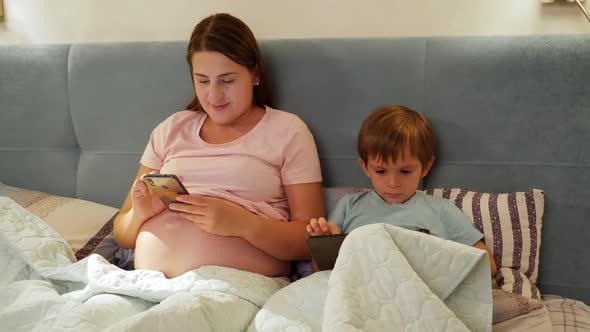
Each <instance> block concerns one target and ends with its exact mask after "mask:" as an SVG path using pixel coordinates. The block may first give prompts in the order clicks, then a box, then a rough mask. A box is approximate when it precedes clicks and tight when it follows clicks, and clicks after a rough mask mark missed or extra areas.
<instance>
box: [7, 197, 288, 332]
mask: <svg viewBox="0 0 590 332" xmlns="http://www.w3.org/2000/svg"><path fill="white" fill-rule="evenodd" d="M81 222H83V221H81ZM0 266H2V271H0V329H1V330H2V331H11V332H16V331H105V330H107V331H189V330H190V331H243V330H245V329H246V328H247V326H248V324H250V322H251V320H252V318H253V317H254V315H255V314H256V313H257V311H258V310H259V308H260V307H262V306H263V305H264V303H265V302H266V300H267V299H268V298H269V297H270V296H271V295H272V294H273V293H275V292H276V291H277V290H278V289H280V288H281V287H283V286H284V285H285V284H286V282H285V281H284V280H282V279H272V278H267V277H264V276H261V275H258V274H254V273H249V272H243V271H238V270H234V269H229V268H223V267H215V266H207V267H202V268H200V269H197V270H194V271H191V272H187V273H185V274H183V275H182V276H179V277H177V278H174V279H166V278H165V277H164V276H163V274H161V273H159V272H153V271H147V270H136V271H124V270H121V269H119V268H118V267H116V266H113V265H111V264H109V263H108V262H106V261H105V260H104V258H102V257H101V256H98V255H91V256H89V257H87V258H86V259H84V260H81V261H79V262H76V260H75V258H74V254H73V252H72V250H71V249H70V248H69V246H68V244H67V243H66V242H65V240H63V239H62V238H61V237H60V236H59V235H58V234H56V233H55V232H54V231H53V230H52V229H51V228H49V227H48V226H47V225H46V224H45V223H44V222H43V221H42V220H40V219H38V218H37V217H36V216H34V215H32V214H30V213H29V212H28V211H27V210H25V209H24V208H22V207H21V206H19V205H18V204H16V203H14V202H13V201H12V200H10V199H9V198H5V197H0Z"/></svg>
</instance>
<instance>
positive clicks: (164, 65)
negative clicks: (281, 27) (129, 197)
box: [0, 36, 590, 303]
mask: <svg viewBox="0 0 590 332" xmlns="http://www.w3.org/2000/svg"><path fill="white" fill-rule="evenodd" d="M262 48H263V53H264V56H265V58H266V60H267V65H268V71H269V73H270V77H271V81H272V83H273V86H274V87H275V89H274V96H275V105H274V106H277V107H278V108H281V109H284V110H287V111H290V112H293V113H297V114H299V115H300V116H301V117H302V118H303V119H304V120H305V121H306V122H307V123H308V125H309V127H310V128H311V130H312V132H313V133H314V135H315V137H316V140H317V143H318V147H319V151H320V155H321V160H322V167H323V171H324V177H325V185H326V186H340V185H361V186H364V185H367V182H366V180H365V179H364V177H363V175H362V173H361V171H360V170H359V168H358V167H357V163H356V161H355V160H356V149H355V138H356V132H357V129H358V127H359V125H360V123H361V121H362V119H363V118H364V117H365V116H366V115H367V114H368V113H369V112H371V111H372V110H373V109H374V108H375V107H376V106H379V105H383V104H391V103H395V104H403V105H407V106H409V107H412V108H414V109H416V110H418V111H421V112H422V113H424V114H425V115H426V116H427V117H428V118H429V119H430V120H431V122H432V123H433V125H434V128H435V129H436V131H437V136H438V139H439V146H438V159H437V162H436V166H435V169H434V170H433V172H432V173H431V175H430V176H429V178H428V179H427V180H426V182H425V185H426V187H431V188H432V187H463V188H467V189H472V190H479V191H488V192H509V191H524V190H527V189H530V188H540V189H543V190H545V192H546V208H545V218H544V225H543V231H542V245H541V263H540V281H539V285H540V288H541V290H542V291H543V292H547V293H556V294H561V295H564V296H568V297H572V298H577V299H582V300H584V301H586V302H588V303H590V284H589V282H588V280H590V259H589V257H590V245H589V244H588V242H587V238H588V237H589V236H590V203H589V202H590V186H589V184H590V149H589V148H588V147H587V145H588V142H589V141H590V85H588V79H589V78H590V36H537V37H461V38H409V39H333V40H324V39H310V40H273V41H263V42H262ZM184 49H185V42H162V43H157V42H151V43H129V44H77V45H45V46H1V47H0V181H2V182H4V183H7V184H10V185H13V186H21V187H26V188H32V189H37V190H42V191H48V192H51V193H54V194H61V195H70V196H72V195H73V196H78V197H81V198H84V199H89V200H93V201H97V202H101V203H105V204H109V205H112V206H119V205H120V204H121V202H122V200H123V198H124V196H125V194H126V191H127V190H128V188H129V186H130V184H131V181H132V177H133V176H134V174H135V171H136V169H137V166H138V164H137V163H138V160H139V157H140V154H141V153H142V151H143V149H144V146H145V144H146V142H147V139H148V136H149V134H150V131H151V129H152V128H153V127H154V126H155V125H156V124H157V123H158V122H160V121H161V120H162V119H164V118H165V117H167V116H168V115H169V114H171V113H172V112H175V111H177V110H180V109H182V108H183V106H184V105H185V104H186V102H187V101H188V100H189V97H190V96H191V85H190V77H189V74H188V69H187V66H186V64H185V63H184Z"/></svg>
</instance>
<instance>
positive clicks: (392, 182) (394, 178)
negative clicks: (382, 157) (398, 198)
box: [387, 175, 399, 187]
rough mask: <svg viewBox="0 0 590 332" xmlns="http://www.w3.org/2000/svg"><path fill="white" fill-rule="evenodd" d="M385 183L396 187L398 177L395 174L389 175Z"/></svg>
mask: <svg viewBox="0 0 590 332" xmlns="http://www.w3.org/2000/svg"><path fill="white" fill-rule="evenodd" d="M387 184H388V185H389V186H390V187H397V186H399V178H398V177H397V176H396V175H391V176H389V179H388V181H387Z"/></svg>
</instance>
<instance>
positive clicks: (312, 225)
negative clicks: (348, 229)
mask: <svg viewBox="0 0 590 332" xmlns="http://www.w3.org/2000/svg"><path fill="white" fill-rule="evenodd" d="M305 229H306V230H307V233H309V235H311V236H318V235H330V234H340V228H338V226H336V224H333V223H331V222H329V221H327V220H326V219H325V218H320V219H315V218H313V219H311V220H310V221H309V224H308V225H307V227H306V228H305Z"/></svg>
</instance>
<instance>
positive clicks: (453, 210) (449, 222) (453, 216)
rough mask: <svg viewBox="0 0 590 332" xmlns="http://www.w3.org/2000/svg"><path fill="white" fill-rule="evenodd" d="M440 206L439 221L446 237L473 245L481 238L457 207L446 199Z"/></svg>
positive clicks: (481, 235)
mask: <svg viewBox="0 0 590 332" xmlns="http://www.w3.org/2000/svg"><path fill="white" fill-rule="evenodd" d="M443 203H444V204H443V205H442V207H441V221H442V222H443V223H444V225H445V229H446V231H447V239H449V240H452V241H455V242H459V243H462V244H465V245H468V246H473V245H474V244H475V243H476V242H477V241H479V240H481V239H482V238H483V234H481V233H480V232H479V231H478V230H477V229H475V227H473V224H472V223H471V221H470V220H469V217H467V215H465V214H464V213H463V212H462V211H461V210H459V208H457V207H456V206H455V205H453V204H452V203H450V202H448V201H443Z"/></svg>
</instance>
